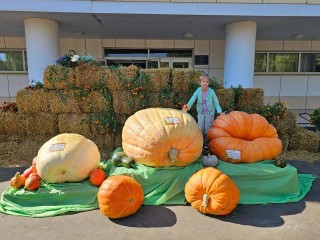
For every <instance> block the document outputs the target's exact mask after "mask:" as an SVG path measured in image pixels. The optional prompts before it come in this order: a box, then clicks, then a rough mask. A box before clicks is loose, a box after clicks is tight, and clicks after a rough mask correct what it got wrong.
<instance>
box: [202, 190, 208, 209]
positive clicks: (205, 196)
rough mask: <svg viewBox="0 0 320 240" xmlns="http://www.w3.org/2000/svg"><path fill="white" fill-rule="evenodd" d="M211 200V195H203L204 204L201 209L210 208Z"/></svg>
mask: <svg viewBox="0 0 320 240" xmlns="http://www.w3.org/2000/svg"><path fill="white" fill-rule="evenodd" d="M209 199H210V197H209V195H208V194H206V193H205V194H203V196H202V204H201V207H205V208H207V206H208V203H209Z"/></svg>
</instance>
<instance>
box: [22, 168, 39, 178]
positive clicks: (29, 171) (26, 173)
mask: <svg viewBox="0 0 320 240" xmlns="http://www.w3.org/2000/svg"><path fill="white" fill-rule="evenodd" d="M31 173H37V168H36V166H35V165H32V166H30V167H29V168H27V169H26V170H24V172H23V173H22V176H24V177H25V179H27V178H28V177H29V176H30V174H31Z"/></svg>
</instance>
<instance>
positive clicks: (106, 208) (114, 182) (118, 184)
mask: <svg viewBox="0 0 320 240" xmlns="http://www.w3.org/2000/svg"><path fill="white" fill-rule="evenodd" d="M143 199H144V195H143V190H142V187H141V185H140V184H139V183H138V182H137V181H136V180H134V179H133V178H131V177H128V176H122V175H116V176H111V177H109V178H107V179H106V180H104V182H103V183H102V185H101V186H100V188H99V191H98V202H99V208H100V211H101V212H102V214H103V215H105V216H107V217H109V218H122V217H126V216H129V215H131V214H134V213H135V212H136V211H138V209H139V207H140V206H141V204H142V202H143Z"/></svg>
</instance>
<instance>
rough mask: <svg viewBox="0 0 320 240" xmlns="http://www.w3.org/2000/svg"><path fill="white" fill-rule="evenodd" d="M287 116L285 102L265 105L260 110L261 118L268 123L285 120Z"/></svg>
mask: <svg viewBox="0 0 320 240" xmlns="http://www.w3.org/2000/svg"><path fill="white" fill-rule="evenodd" d="M287 115H288V109H287V106H286V103H285V102H276V103H274V104H273V105H271V104H267V105H266V106H265V107H264V109H263V110H262V116H264V117H265V118H266V119H267V120H268V122H271V121H273V120H281V119H286V118H287Z"/></svg>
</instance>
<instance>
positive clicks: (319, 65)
mask: <svg viewBox="0 0 320 240" xmlns="http://www.w3.org/2000/svg"><path fill="white" fill-rule="evenodd" d="M300 72H320V53H301V64H300Z"/></svg>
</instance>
